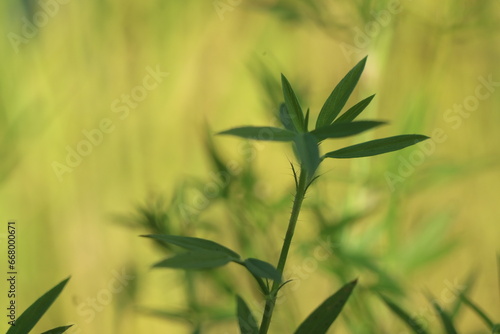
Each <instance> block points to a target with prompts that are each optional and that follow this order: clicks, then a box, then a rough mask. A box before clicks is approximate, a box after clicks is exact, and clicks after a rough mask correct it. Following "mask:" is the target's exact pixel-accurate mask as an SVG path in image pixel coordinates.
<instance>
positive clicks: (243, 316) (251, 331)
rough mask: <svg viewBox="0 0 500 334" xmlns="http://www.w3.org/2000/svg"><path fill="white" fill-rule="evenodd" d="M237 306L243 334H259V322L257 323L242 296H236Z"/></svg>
mask: <svg viewBox="0 0 500 334" xmlns="http://www.w3.org/2000/svg"><path fill="white" fill-rule="evenodd" d="M236 304H237V314H238V324H239V326H240V332H241V334H258V333H259V327H258V325H257V321H255V318H254V317H253V315H252V311H250V308H249V307H248V305H247V304H246V303H245V301H244V300H243V299H242V298H241V297H240V296H236Z"/></svg>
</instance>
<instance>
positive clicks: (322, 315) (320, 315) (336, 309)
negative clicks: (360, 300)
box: [295, 281, 357, 334]
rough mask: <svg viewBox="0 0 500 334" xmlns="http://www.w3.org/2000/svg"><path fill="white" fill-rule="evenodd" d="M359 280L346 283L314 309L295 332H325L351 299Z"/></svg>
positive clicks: (315, 333)
mask: <svg viewBox="0 0 500 334" xmlns="http://www.w3.org/2000/svg"><path fill="white" fill-rule="evenodd" d="M356 283H357V281H352V282H351V283H348V284H346V285H344V286H343V287H342V288H341V289H340V290H338V291H337V292H336V293H335V294H333V295H332V296H331V297H329V298H328V299H327V300H325V301H324V302H323V304H321V305H320V306H318V308H316V310H314V311H313V312H312V313H311V314H310V315H309V316H308V317H307V319H306V320H304V322H303V323H302V324H301V325H300V326H299V328H297V330H296V331H295V334H311V333H314V334H325V333H326V332H327V331H328V329H329V328H330V326H331V325H332V324H333V322H334V321H335V319H336V318H337V317H338V315H339V314H340V312H341V311H342V308H343V307H344V305H345V303H346V302H347V300H348V299H349V296H350V295H351V293H352V290H353V289H354V287H355V286H356Z"/></svg>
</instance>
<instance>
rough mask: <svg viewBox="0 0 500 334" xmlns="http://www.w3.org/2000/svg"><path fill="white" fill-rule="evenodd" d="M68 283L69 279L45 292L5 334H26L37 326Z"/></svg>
mask: <svg viewBox="0 0 500 334" xmlns="http://www.w3.org/2000/svg"><path fill="white" fill-rule="evenodd" d="M68 281H69V277H68V278H67V279H65V280H64V281H62V282H61V283H59V284H57V285H56V286H55V287H53V288H52V289H50V290H49V291H47V292H46V293H45V294H44V295H43V296H41V297H40V298H38V299H37V300H36V301H35V302H34V303H33V304H31V306H30V307H28V308H27V309H26V310H25V311H24V312H23V313H22V314H21V315H20V316H19V318H18V319H17V320H16V322H15V323H14V326H10V328H9V330H8V331H7V333H6V334H26V333H29V332H30V331H31V330H32V329H33V327H35V325H36V324H37V322H38V321H39V320H40V318H41V317H42V316H43V315H44V314H45V312H47V310H48V309H49V307H50V306H51V305H52V303H53V302H54V301H55V300H56V298H57V297H58V296H59V294H60V293H61V291H62V290H63V289H64V287H65V286H66V284H67V283H68Z"/></svg>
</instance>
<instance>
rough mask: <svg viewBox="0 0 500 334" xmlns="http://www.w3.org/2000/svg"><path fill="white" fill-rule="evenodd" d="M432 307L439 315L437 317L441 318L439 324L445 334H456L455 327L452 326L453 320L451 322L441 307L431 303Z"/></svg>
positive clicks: (433, 302)
mask: <svg viewBox="0 0 500 334" xmlns="http://www.w3.org/2000/svg"><path fill="white" fill-rule="evenodd" d="M432 306H434V309H435V310H436V311H437V313H438V314H439V317H440V318H441V322H442V324H443V327H444V329H445V331H446V334H458V332H457V330H456V329H455V326H454V325H453V320H451V317H450V316H449V315H448V313H446V312H445V311H444V310H443V309H442V308H441V306H440V305H439V304H438V303H437V302H435V301H432Z"/></svg>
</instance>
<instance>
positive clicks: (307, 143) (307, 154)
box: [295, 133, 321, 182]
mask: <svg viewBox="0 0 500 334" xmlns="http://www.w3.org/2000/svg"><path fill="white" fill-rule="evenodd" d="M295 152H296V154H297V158H298V160H299V162H300V165H301V167H302V169H304V170H305V171H306V173H307V180H308V182H310V181H311V180H312V179H313V177H314V173H315V172H316V170H317V169H318V166H319V164H320V162H321V159H320V156H319V147H318V140H317V139H316V137H315V136H314V135H312V134H311V133H302V134H300V135H299V136H297V137H296V140H295Z"/></svg>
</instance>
